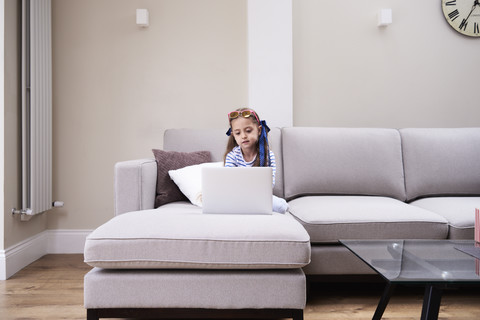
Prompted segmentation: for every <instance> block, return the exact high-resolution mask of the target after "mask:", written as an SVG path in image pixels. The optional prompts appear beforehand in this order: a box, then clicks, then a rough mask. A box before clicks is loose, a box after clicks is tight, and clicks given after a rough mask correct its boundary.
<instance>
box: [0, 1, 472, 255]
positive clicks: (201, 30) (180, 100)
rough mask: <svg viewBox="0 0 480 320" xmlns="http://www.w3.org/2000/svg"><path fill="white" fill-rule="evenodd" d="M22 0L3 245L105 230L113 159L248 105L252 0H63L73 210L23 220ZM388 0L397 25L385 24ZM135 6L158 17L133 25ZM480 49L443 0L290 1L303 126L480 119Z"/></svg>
mask: <svg viewBox="0 0 480 320" xmlns="http://www.w3.org/2000/svg"><path fill="white" fill-rule="evenodd" d="M16 3H18V1H15V0H7V1H6V8H5V10H8V13H6V14H5V16H6V17H7V18H8V19H7V20H6V22H5V26H6V30H10V31H8V32H7V35H6V44H7V46H8V48H6V53H5V79H6V81H5V131H4V134H5V186H6V187H5V205H4V210H5V218H4V223H5V236H4V237H5V247H9V246H11V245H13V244H15V243H18V242H19V241H21V240H23V239H25V238H28V237H29V236H31V235H34V234H36V233H38V232H41V231H43V230H44V229H45V228H47V227H48V228H49V229H93V228H95V227H97V226H98V225H99V224H101V223H103V222H105V221H106V220H108V219H110V218H111V217H112V215H113V166H114V163H115V162H117V161H121V160H128V159H135V158H141V157H151V151H150V149H151V148H160V147H162V135H163V131H164V130H165V129H166V128H171V127H218V128H222V127H225V119H224V114H225V113H226V112H227V111H230V109H232V107H236V106H243V105H246V103H247V101H248V93H247V63H248V61H247V39H246V34H247V17H246V15H247V14H246V6H247V4H246V3H247V2H246V0H238V1H234V0H229V1H224V0H190V1H187V0H96V1H94V0H88V1H87V0H53V4H52V7H53V12H52V16H53V63H54V69H53V92H54V97H53V98H54V99H53V108H54V110H53V121H54V127H53V137H54V155H53V156H54V177H53V178H54V198H55V199H57V200H63V201H65V207H64V208H62V209H54V210H51V211H50V212H48V213H47V214H44V215H41V216H37V217H34V218H33V219H32V220H31V221H29V222H27V223H24V222H20V221H18V218H14V217H12V216H11V215H10V214H8V212H10V210H11V208H12V207H18V206H20V203H19V201H20V189H19V188H20V187H19V184H18V181H19V175H20V168H19V163H20V150H19V145H20V129H19V117H20V114H19V111H18V110H19V109H18V108H19V103H20V100H19V99H20V98H19V93H18V86H19V84H18V61H17V59H18V58H17V56H18V51H17V50H18V43H17V42H18V32H19V31H18V30H19V29H18V22H17V20H15V17H16V16H17V14H18V7H17V5H16ZM384 7H390V8H392V9H393V24H392V25H390V26H388V27H387V28H378V27H377V26H376V13H377V11H378V9H380V8H384ZM137 8H147V9H149V12H150V27H148V28H145V29H143V28H140V27H137V26H136V25H135V9H137ZM412 8H413V9H412ZM10 13H11V14H10ZM478 45H479V39H469V38H466V37H463V36H461V35H459V34H457V33H455V32H454V31H453V30H451V29H450V27H449V26H448V25H447V23H446V22H445V21H444V18H443V15H442V12H441V8H440V2H439V1H437V0H425V1H415V0H405V1H393V0H366V1H355V0H347V2H345V1H342V2H340V1H324V0H293V54H294V55H293V56H294V65H293V72H294V74H293V83H294V107H293V115H294V125H297V126H352V127H361V126H369V127H370V126H371V127H413V126H418V127H430V126H433V127H455V126H478V120H477V119H479V116H480V114H479V113H480V111H479V110H478V107H477V105H478V98H476V97H477V96H478V95H477V94H476V92H477V91H478V89H477V88H478V79H477V77H476V75H477V74H478V69H479V67H478V66H476V65H475V63H476V61H477V60H478V58H477V56H478ZM474 58H475V59H477V60H474ZM475 107H477V108H475ZM47 220H48V221H47Z"/></svg>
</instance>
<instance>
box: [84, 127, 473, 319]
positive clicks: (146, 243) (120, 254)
mask: <svg viewBox="0 0 480 320" xmlns="http://www.w3.org/2000/svg"><path fill="white" fill-rule="evenodd" d="M269 139H270V146H271V149H272V150H273V151H274V152H275V155H276V160H277V176H276V185H275V189H274V194H275V195H277V196H279V197H283V198H285V199H287V200H288V202H289V206H290V209H289V213H287V214H285V215H276V216H274V219H272V220H262V219H258V220H259V221H254V220H244V221H243V222H242V221H241V219H240V220H238V221H231V220H228V221H223V222H222V221H220V222H219V221H216V222H213V221H209V222H208V223H205V225H202V223H203V222H201V221H203V220H198V219H199V218H198V217H201V214H199V213H200V212H201V211H199V208H196V207H194V206H193V205H191V204H190V203H187V202H177V203H172V204H167V205H164V206H162V207H160V208H158V209H153V206H154V199H155V192H156V172H157V165H156V162H155V160H154V159H141V160H133V161H126V162H119V163H117V165H116V166H115V215H116V217H115V218H114V219H112V220H111V221H109V222H107V223H106V224H105V225H103V226H101V227H99V228H98V229H97V230H95V231H94V232H93V233H92V234H91V235H90V236H89V237H88V239H87V242H86V246H85V261H86V262H87V263H89V264H91V265H92V266H94V267H96V268H95V269H94V270H93V271H92V272H91V273H90V274H89V275H87V276H86V280H85V306H86V308H87V309H89V310H100V309H102V310H103V309H105V308H107V309H108V308H122V306H123V307H125V308H207V309H212V308H213V309H244V310H247V309H248V310H250V309H265V310H271V309H284V310H294V311H293V312H298V311H299V310H301V309H303V306H304V304H305V295H304V294H303V295H302V294H301V292H302V290H304V286H305V284H304V275H303V273H305V274H307V275H324V276H329V275H357V274H372V273H373V272H372V271H371V270H370V269H369V268H368V267H366V266H365V265H364V264H363V263H362V262H361V261H360V260H359V259H357V258H356V257H355V256H354V255H353V254H351V253H350V252H349V251H348V250H347V249H345V248H344V247H343V246H341V245H340V244H339V242H338V240H339V239H392V238H393V239H472V238H473V226H474V208H475V207H480V128H448V129H447V128H444V129H433V128H431V129H415V128H411V129H400V130H397V129H379V128H370V129H369V128H301V127H290V128H282V129H279V128H274V129H273V130H272V131H271V132H270V134H269ZM225 144H226V136H225V134H224V130H199V129H171V130H167V131H166V132H165V136H164V150H167V151H180V152H192V151H205V150H206V151H210V152H211V155H212V161H222V156H223V153H224V148H225ZM179 216H182V218H178V217H179ZM189 217H190V218H189ZM222 217H223V216H222ZM201 219H204V218H203V216H202V218H201ZM210 219H211V218H210ZM215 219H217V218H215ZM221 219H223V218H221ZM228 219H232V218H231V217H229V218H228ZM248 219H252V217H249V218H248ZM263 219H265V217H263ZM180 220H181V221H183V222H182V223H181V224H180V222H179V221H180ZM216 223H220V225H221V227H218V228H217V227H212V228H209V227H207V226H208V225H212V224H216ZM249 225H250V226H251V225H257V226H258V225H261V226H263V227H264V228H255V230H256V231H255V232H253V231H251V230H249V227H248V226H249ZM125 226H129V227H128V228H127V227H125ZM229 226H230V227H231V226H238V228H239V231H238V232H236V233H235V232H234V233H233V235H232V234H230V233H229V232H223V233H222V232H218V230H220V229H222V230H228V228H229ZM199 230H200V231H199ZM265 230H269V231H265ZM279 230H280V231H279ZM252 232H253V233H252ZM279 234H280V235H279ZM232 241H234V242H232ZM267 243H268V245H267ZM228 245H230V247H229V246H228ZM188 248H195V249H192V250H193V251H188ZM225 248H229V249H228V250H226V249H225ZM235 248H237V249H238V250H239V251H237V252H240V253H242V252H243V253H244V255H243V256H242V255H241V254H240V253H239V255H240V256H236V254H233V256H232V254H231V253H232V252H236V251H235V250H236V249H235ZM222 250H223V251H222ZM248 252H251V253H252V255H253V256H249V254H248ZM167 253H168V254H167ZM245 253H247V254H245ZM137 268H142V269H145V270H142V271H138V270H136V269H137ZM112 269H114V270H112ZM118 269H121V270H118ZM166 269H169V271H168V272H172V274H171V278H172V279H175V277H180V278H182V277H183V279H189V281H190V280H192V279H195V278H196V277H197V276H198V275H200V274H201V273H202V272H204V271H205V270H203V269H208V270H210V271H211V272H214V274H213V276H214V277H215V272H219V273H218V277H219V278H218V279H223V278H225V275H224V274H221V273H220V271H219V270H225V269H227V270H229V271H228V272H233V273H234V275H233V276H234V277H239V276H247V277H249V276H251V277H252V278H251V279H257V280H258V281H257V282H256V283H257V284H258V285H259V287H257V289H256V290H257V291H258V290H260V289H258V288H262V287H264V285H266V284H265V283H264V281H266V280H265V279H266V278H265V276H266V274H265V272H266V273H267V274H270V275H271V276H273V278H271V279H276V280H279V279H281V278H276V277H277V276H278V277H284V279H287V280H288V281H291V286H292V288H295V290H296V291H295V290H293V291H295V292H296V293H291V294H287V293H285V292H284V291H281V290H282V289H281V288H276V289H275V290H276V291H278V292H283V293H284V294H281V296H282V297H283V300H282V299H280V300H281V301H280V302H278V303H277V302H272V301H263V300H262V299H253V300H252V301H250V302H245V301H244V302H245V303H241V302H239V301H240V300H242V299H241V298H238V297H237V298H235V299H237V300H236V301H235V302H233V303H232V301H230V300H228V299H227V301H223V300H222V299H220V300H219V302H218V303H215V302H213V301H214V300H208V299H207V300H208V301H207V302H206V303H205V304H202V303H203V302H200V301H199V300H195V299H194V301H193V302H192V301H190V302H192V303H191V304H189V303H187V304H184V303H178V300H182V299H181V297H184V296H185V295H186V294H187V295H188V292H190V291H189V290H186V291H185V290H184V291H182V290H179V289H178V288H177V289H176V290H177V291H178V292H176V294H177V300H175V299H173V300H175V301H176V303H170V302H171V301H170V300H171V299H170V300H169V297H168V296H169V294H168V293H167V294H165V296H163V297H162V295H161V294H159V297H160V298H158V299H153V300H154V301H151V300H152V299H149V302H148V303H143V302H145V301H143V298H142V296H144V295H140V297H139V298H137V299H135V298H132V299H133V301H126V300H122V299H123V298H122V297H121V294H120V295H119V296H118V297H117V298H116V299H112V298H111V297H112V296H111V295H110V294H113V295H114V293H115V292H122V291H121V290H120V289H118V288H117V287H116V286H118V285H115V283H117V282H118V281H121V279H125V280H128V281H130V282H131V283H135V281H136V280H139V278H138V277H141V276H142V275H143V273H145V272H146V273H147V276H146V278H145V279H147V278H148V277H150V278H151V279H150V280H144V281H146V283H148V282H149V281H151V282H150V283H152V281H153V282H155V281H157V282H158V281H159V283H157V284H158V285H162V284H161V283H162V281H163V280H161V277H162V276H163V275H165V272H167V271H165V270H166ZM180 269H185V272H187V271H188V272H193V274H191V275H178V272H180ZM212 269H213V270H214V271H212ZM152 270H153V271H152ZM159 270H160V271H159ZM192 270H194V271H192ZM202 270H203V271H202ZM120 271H121V272H123V273H120ZM155 272H158V274H157V276H156V275H155ZM282 273H283V274H282ZM109 277H110V278H111V279H113V280H111V282H109V281H110V280H109V279H110V278H109ZM222 277H223V278H222ZM155 279H156V280H155ZM299 279H303V280H299ZM276 280H275V281H276ZM142 281H143V280H142ZM275 281H273V282H275ZM282 281H283V280H282ZM207 282H208V281H207ZM220 282H221V281H220ZM203 286H205V283H202V282H199V283H198V286H197V287H195V288H196V289H195V290H197V289H198V292H197V291H195V290H193V292H195V296H196V295H197V294H198V295H201V294H202V290H203V289H202V288H203ZM225 286H226V287H222V286H219V287H217V288H212V289H211V290H213V291H214V292H217V293H218V292H224V291H225V290H227V291H228V292H231V290H230V291H229V290H228V288H232V285H227V284H225ZM172 287H175V284H173V285H172ZM235 288H239V289H238V290H240V292H243V293H242V294H246V295H249V294H251V292H250V293H249V291H248V286H245V285H244V284H237V287H235ZM143 289H145V288H143ZM143 289H142V290H143ZM105 290H106V291H108V292H109V293H108V294H103V293H102V292H105ZM137 290H139V289H138V288H137ZM145 290H146V289H145ZM151 290H153V289H151ZM242 290H243V291H242ZM245 290H246V291H245ZM147 291H148V290H147ZM174 291H175V290H174ZM287 291H288V290H287ZM259 292H263V291H261V290H260V291H259ZM263 293H265V294H267V295H269V294H272V292H263ZM203 294H205V293H203ZM220 296H221V295H220ZM105 297H109V299H107V300H108V301H107V302H106V301H105V299H106V298H105ZM179 297H180V298H179ZM224 298H225V297H224ZM238 299H240V300H238ZM115 300H117V303H115ZM166 300H168V301H170V302H169V303H165V301H166ZM187 300H188V299H187ZM112 301H113V302H112ZM118 301H119V302H118ZM254 301H257V304H255V303H254ZM259 301H260V303H259V304H258V302H259ZM92 312H93V311H92ZM283 316H285V315H283ZM287 316H289V315H287ZM292 317H295V316H292ZM298 317H300V316H298V314H297V318H298ZM94 318H96V316H92V319H94Z"/></svg>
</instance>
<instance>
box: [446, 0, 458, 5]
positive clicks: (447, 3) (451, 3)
mask: <svg viewBox="0 0 480 320" xmlns="http://www.w3.org/2000/svg"><path fill="white" fill-rule="evenodd" d="M456 4H457V0H452V1H447V2H445V5H446V6H454V5H456Z"/></svg>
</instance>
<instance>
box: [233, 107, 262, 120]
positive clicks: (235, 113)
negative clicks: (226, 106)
mask: <svg viewBox="0 0 480 320" xmlns="http://www.w3.org/2000/svg"><path fill="white" fill-rule="evenodd" d="M252 114H253V115H254V116H255V119H257V123H260V121H259V120H258V117H257V114H256V113H255V111H253V110H242V111H232V112H230V113H229V114H228V120H233V119H236V118H238V117H240V116H242V117H244V118H248V117H250V116H251V115H252Z"/></svg>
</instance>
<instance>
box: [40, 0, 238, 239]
mask: <svg viewBox="0 0 480 320" xmlns="http://www.w3.org/2000/svg"><path fill="white" fill-rule="evenodd" d="M52 6H53V13H52V15H53V61H54V63H53V66H54V67H53V92H54V97H53V123H54V126H53V136H54V145H53V150H54V155H53V158H54V163H53V165H54V176H53V183H54V190H53V193H54V198H55V199H57V200H63V201H64V202H65V207H64V208H62V209H54V210H52V211H51V212H49V213H48V228H49V229H93V228H95V227H97V226H98V225H100V224H101V223H103V222H105V221H107V220H108V219H110V218H111V217H112V216H113V166H114V163H115V162H117V161H121V160H130V159H136V158H142V157H152V153H151V149H152V148H160V147H162V138H163V131H164V130H165V129H166V128H171V127H218V128H222V127H225V126H226V124H225V122H226V119H225V114H226V113H227V111H230V109H232V107H237V106H243V105H245V104H246V103H247V45H246V32H247V27H246V23H247V17H246V0H237V1H223V0H202V1H196V0H190V1H186V0H180V1H179V0H161V1H157V0H149V1H147V0H138V1H134V0H101V1H98V0H95V1H93V0H89V1H83V0H82V1H79V0H53V4H52ZM137 8H146V9H148V10H149V13H150V26H149V27H148V28H141V27H138V26H137V25H136V24H135V10H136V9H137Z"/></svg>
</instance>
